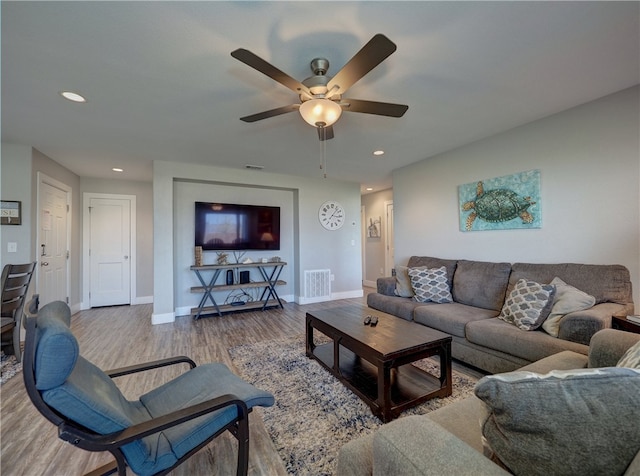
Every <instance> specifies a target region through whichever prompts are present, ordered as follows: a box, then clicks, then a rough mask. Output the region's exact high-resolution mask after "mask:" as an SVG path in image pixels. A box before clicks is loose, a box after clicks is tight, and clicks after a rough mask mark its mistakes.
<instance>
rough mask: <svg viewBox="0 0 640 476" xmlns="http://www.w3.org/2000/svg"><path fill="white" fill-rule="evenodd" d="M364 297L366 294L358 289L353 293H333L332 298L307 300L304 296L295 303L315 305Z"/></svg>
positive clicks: (324, 297)
mask: <svg viewBox="0 0 640 476" xmlns="http://www.w3.org/2000/svg"><path fill="white" fill-rule="evenodd" d="M362 296H364V292H363V291H362V289H356V290H353V291H344V292H341V293H331V297H327V296H323V297H318V298H306V297H303V296H299V297H298V298H297V299H296V301H295V302H297V303H298V304H300V305H305V304H314V303H317V302H328V301H337V300H339V299H350V298H358V297H362Z"/></svg>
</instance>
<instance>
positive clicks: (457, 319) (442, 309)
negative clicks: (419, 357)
mask: <svg viewBox="0 0 640 476" xmlns="http://www.w3.org/2000/svg"><path fill="white" fill-rule="evenodd" d="M497 314H498V313H497V311H492V310H490V309H481V308H479V307H473V306H467V305H465V304H459V303H457V302H452V303H449V304H433V305H430V306H420V307H416V308H415V309H414V311H413V320H414V321H415V322H418V323H420V324H423V325H425V326H428V327H431V328H433V329H437V330H439V331H441V332H446V333H447V334H451V335H454V336H458V337H464V336H465V327H466V325H467V324H468V323H469V322H471V321H476V320H479V319H489V318H492V317H496V315H497Z"/></svg>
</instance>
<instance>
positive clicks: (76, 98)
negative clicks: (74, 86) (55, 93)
mask: <svg viewBox="0 0 640 476" xmlns="http://www.w3.org/2000/svg"><path fill="white" fill-rule="evenodd" d="M60 95H61V96H62V97H63V98H65V99H68V100H69V101H73V102H87V100H86V99H85V98H84V97H83V96H81V95H80V94H78V93H74V92H72V91H62V92H61V93H60Z"/></svg>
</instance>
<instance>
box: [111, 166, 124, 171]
mask: <svg viewBox="0 0 640 476" xmlns="http://www.w3.org/2000/svg"><path fill="white" fill-rule="evenodd" d="M111 170H113V171H114V172H124V169H121V168H120V167H114V168H112V169H111Z"/></svg>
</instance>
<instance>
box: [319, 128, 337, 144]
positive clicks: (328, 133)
mask: <svg viewBox="0 0 640 476" xmlns="http://www.w3.org/2000/svg"><path fill="white" fill-rule="evenodd" d="M316 129H317V130H318V139H320V140H321V141H322V140H329V139H333V126H327V127H316Z"/></svg>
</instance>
